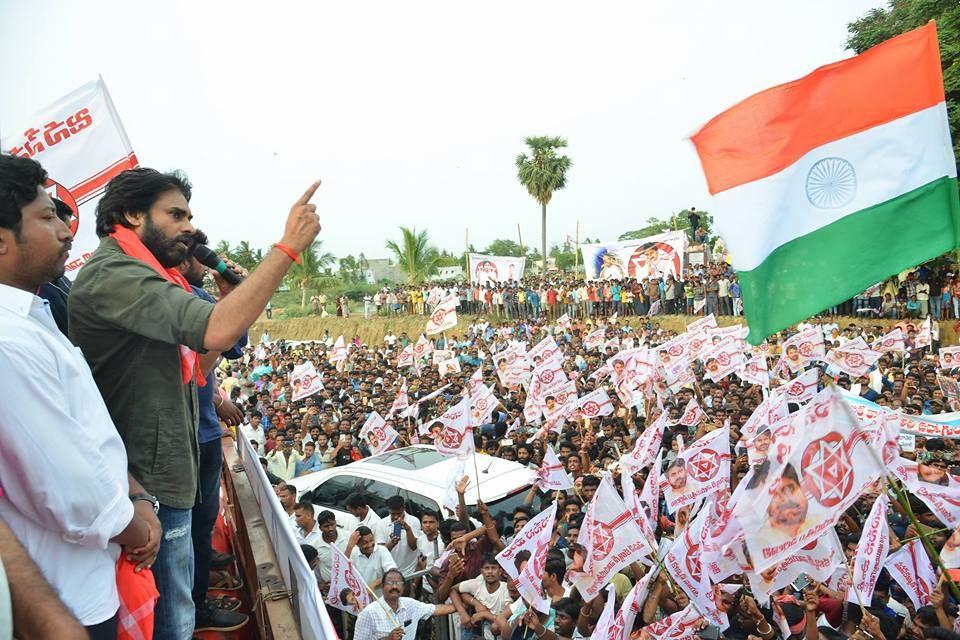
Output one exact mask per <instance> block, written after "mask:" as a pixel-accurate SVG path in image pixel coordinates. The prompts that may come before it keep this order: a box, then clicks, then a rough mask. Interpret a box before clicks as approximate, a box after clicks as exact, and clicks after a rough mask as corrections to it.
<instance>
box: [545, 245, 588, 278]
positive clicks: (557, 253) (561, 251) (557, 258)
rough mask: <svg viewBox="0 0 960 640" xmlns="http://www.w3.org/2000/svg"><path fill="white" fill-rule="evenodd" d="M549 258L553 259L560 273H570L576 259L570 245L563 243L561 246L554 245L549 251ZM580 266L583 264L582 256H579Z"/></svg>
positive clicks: (575, 254) (572, 247) (573, 249)
mask: <svg viewBox="0 0 960 640" xmlns="http://www.w3.org/2000/svg"><path fill="white" fill-rule="evenodd" d="M550 257H551V258H553V259H554V262H555V263H556V265H557V269H560V270H561V271H570V270H571V269H573V267H574V265H576V263H577V260H578V257H577V252H576V251H575V248H574V246H573V245H572V244H570V243H569V242H565V243H564V244H562V245H559V244H555V245H553V247H552V248H551V249H550ZM579 260H580V264H583V256H582V255H581V256H579Z"/></svg>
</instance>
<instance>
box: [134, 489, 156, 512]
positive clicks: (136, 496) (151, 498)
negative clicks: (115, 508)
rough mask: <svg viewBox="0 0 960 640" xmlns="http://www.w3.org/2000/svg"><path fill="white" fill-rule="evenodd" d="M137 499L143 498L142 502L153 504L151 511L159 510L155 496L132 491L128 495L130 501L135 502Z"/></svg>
mask: <svg viewBox="0 0 960 640" xmlns="http://www.w3.org/2000/svg"><path fill="white" fill-rule="evenodd" d="M137 500H143V501H144V502H149V503H150V504H152V505H153V512H154V513H159V512H160V501H159V500H157V499H156V497H154V496H152V495H150V494H149V493H134V494H131V495H130V502H136V501H137Z"/></svg>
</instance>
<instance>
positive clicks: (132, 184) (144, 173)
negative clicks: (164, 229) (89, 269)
mask: <svg viewBox="0 0 960 640" xmlns="http://www.w3.org/2000/svg"><path fill="white" fill-rule="evenodd" d="M172 190H177V191H179V192H180V193H182V194H183V197H184V198H186V200H187V202H190V196H191V194H192V190H193V186H192V185H191V184H190V181H189V180H187V176H186V175H184V174H183V173H181V172H179V171H173V172H170V173H160V172H159V171H157V170H156V169H147V168H146V167H140V168H138V169H128V170H127V171H124V172H122V173H121V174H120V175H118V176H117V177H116V178H114V179H113V180H111V181H110V182H108V183H107V190H106V192H105V193H104V195H103V198H101V200H100V202H99V203H98V204H97V235H98V236H99V237H101V238H103V237H105V236H107V235H109V234H110V232H111V231H113V227H114V226H116V225H118V224H119V225H122V226H124V227H127V226H129V225H128V224H127V219H126V217H125V216H124V214H125V213H144V214H145V213H147V212H149V211H150V208H151V207H152V206H153V205H154V203H155V202H156V201H157V200H158V199H159V198H160V196H161V195H163V194H164V193H166V192H168V191H172Z"/></svg>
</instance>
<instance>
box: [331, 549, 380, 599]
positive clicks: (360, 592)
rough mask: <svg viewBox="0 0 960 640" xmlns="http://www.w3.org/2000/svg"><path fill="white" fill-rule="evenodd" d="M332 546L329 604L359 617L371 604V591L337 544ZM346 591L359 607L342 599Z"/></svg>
mask: <svg viewBox="0 0 960 640" xmlns="http://www.w3.org/2000/svg"><path fill="white" fill-rule="evenodd" d="M329 546H330V562H331V571H330V589H329V590H328V591H327V604H329V605H330V606H331V607H336V608H337V609H340V610H341V611H346V612H347V613H350V614H353V615H359V614H360V612H361V611H363V609H364V607H366V606H367V605H368V604H370V589H369V587H368V586H367V583H366V581H365V580H364V579H363V576H361V575H360V573H359V572H358V571H357V570H356V568H355V567H354V566H353V563H352V562H350V560H349V559H348V558H347V556H345V555H343V552H342V551H340V549H339V548H338V547H337V545H335V544H331V545H329ZM344 591H346V592H349V593H352V594H353V596H354V597H355V598H356V599H357V600H356V602H357V606H353V605H352V604H348V603H346V602H344V601H343V600H342V599H341V598H340V594H341V593H343V592H344Z"/></svg>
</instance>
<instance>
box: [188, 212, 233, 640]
mask: <svg viewBox="0 0 960 640" xmlns="http://www.w3.org/2000/svg"><path fill="white" fill-rule="evenodd" d="M194 238H195V240H196V243H197V244H207V236H206V235H205V234H204V233H203V232H202V231H200V230H197V231H196V233H195V235H194ZM180 271H181V273H183V276H184V277H185V278H186V279H187V282H189V283H190V288H191V289H192V290H193V295H195V296H197V297H198V298H203V299H204V300H206V301H207V302H213V303H215V302H216V300H215V299H214V297H213V296H211V295H210V294H209V293H207V292H206V291H204V290H203V277H204V275H205V273H206V268H205V267H204V266H203V265H201V264H200V263H199V262H198V261H197V260H196V258H193V257H190V258H188V259H187V260H186V261H185V262H184V263H183V264H182V265H180ZM245 346H247V336H246V335H244V336H243V337H241V338H240V340H238V341H237V343H236V344H235V345H233V347H232V348H231V349H230V350H229V351H224V352H223V353H222V355H223V357H225V358H227V359H229V360H236V359H238V358H240V357H242V356H243V348H244V347H245ZM197 406H198V408H199V411H200V420H199V428H198V430H197V443H198V445H199V448H200V463H199V467H198V480H199V483H198V484H199V492H200V499H199V500H198V501H197V503H196V504H195V505H194V507H193V519H192V523H191V534H192V536H193V553H194V577H193V602H194V605H196V607H197V621H196V627H195V628H194V630H195V631H233V630H235V629H239V628H240V627H242V626H243V625H245V624H246V623H247V616H246V615H244V614H242V613H237V612H236V611H227V610H224V609H220V608H217V607H214V606H212V605H211V604H210V603H209V602H207V587H208V586H209V575H210V567H211V563H212V559H213V549H212V547H211V544H212V539H213V527H214V525H215V524H216V521H217V514H218V513H219V511H220V470H221V467H223V450H222V449H221V448H220V438H221V436H222V435H223V429H222V428H221V426H220V419H221V418H223V421H224V422H226V423H227V424H228V425H230V426H236V425H239V424H240V422H241V421H242V419H243V413H242V412H241V411H240V409H239V408H237V406H236V405H234V404H233V403H232V402H230V400H227V399H226V398H223V397H221V395H220V393H219V389H218V386H217V378H216V375H214V372H213V370H211V371H209V372H207V383H206V385H204V386H202V387H197ZM227 560H228V561H229V558H227Z"/></svg>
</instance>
